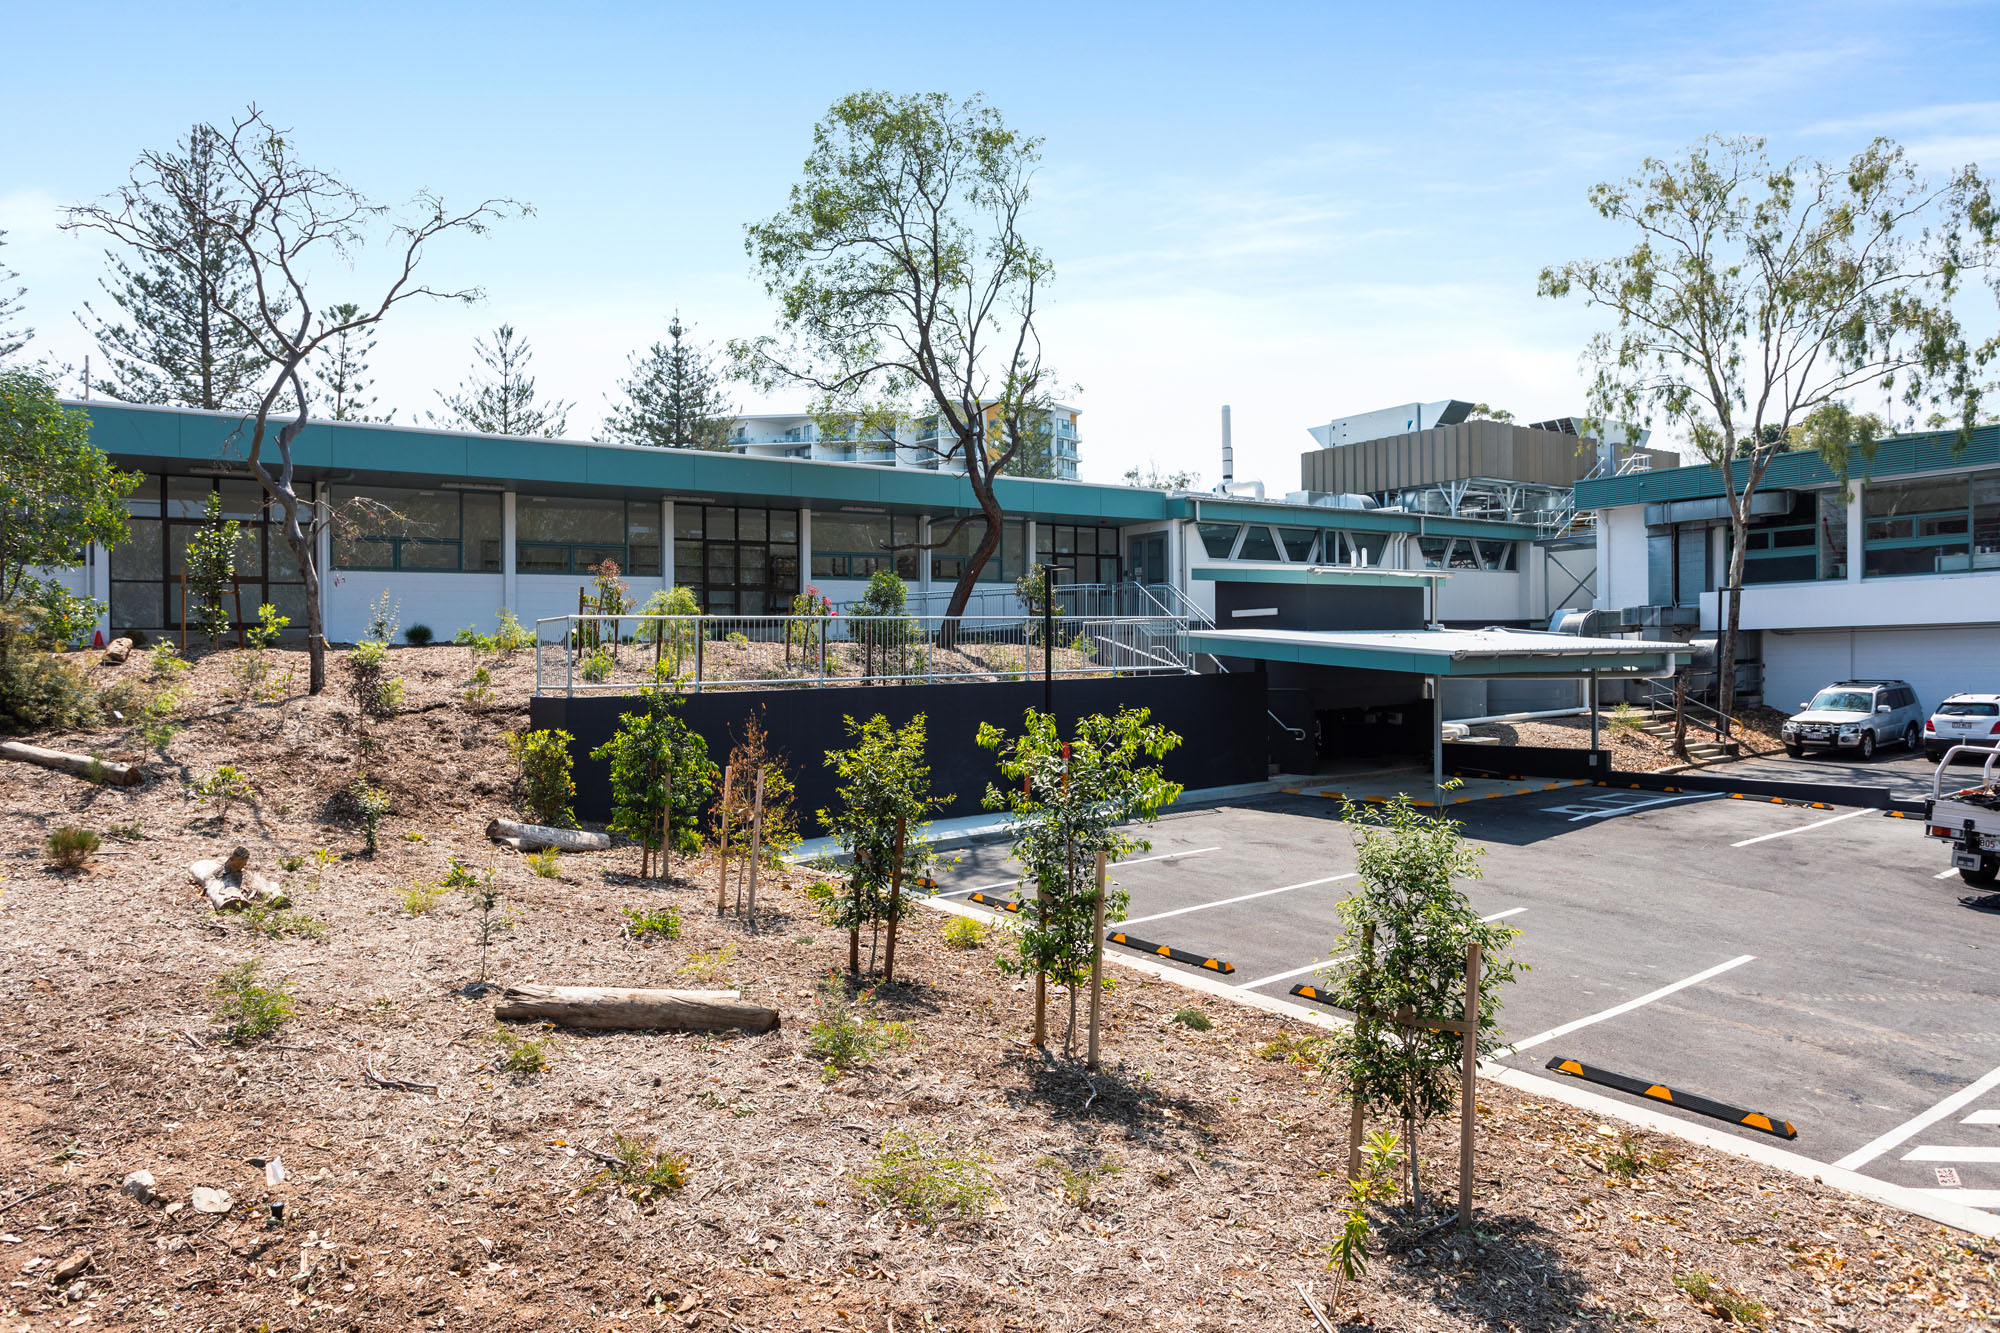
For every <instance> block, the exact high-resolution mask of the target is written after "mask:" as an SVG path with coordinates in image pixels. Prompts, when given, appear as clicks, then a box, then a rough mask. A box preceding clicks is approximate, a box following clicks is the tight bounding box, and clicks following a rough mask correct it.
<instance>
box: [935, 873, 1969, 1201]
mask: <svg viewBox="0 0 2000 1333" xmlns="http://www.w3.org/2000/svg"><path fill="white" fill-rule="evenodd" d="M918 901H919V902H921V903H923V904H924V905H926V906H927V907H929V908H931V909H932V910H933V911H938V912H945V913H948V914H950V915H952V916H963V917H969V918H971V919H972V920H975V921H983V922H987V923H989V924H996V923H1000V922H1002V920H1003V919H1002V918H1001V917H998V916H996V915H995V914H994V913H991V912H983V911H980V910H979V909H978V908H976V907H970V906H968V905H966V904H964V903H961V902H958V901H956V900H954V899H949V898H928V897H927V898H920V899H918ZM1104 958H1105V961H1106V962H1110V963H1116V964H1117V965H1118V966H1119V967H1122V968H1125V969H1126V970H1127V971H1131V972H1139V973H1143V974H1145V975H1147V976H1151V977H1157V978H1159V979H1160V980H1162V981H1167V982H1171V983H1172V984H1174V985H1176V986H1179V987H1181V988H1182V989H1183V990H1190V991H1195V992H1197V993H1199V994H1202V995H1210V996H1213V997H1215V998H1216V999H1220V1000H1228V1001H1230V1002H1231V1003H1234V1004H1240V1005H1243V1006H1244V1007H1245V1008H1249V1009H1260V1010H1262V1011H1264V1012H1265V1013H1268V1014H1275V1015H1277V1016H1278V1017H1280V1018H1291V1019H1296V1020H1298V1021H1299V1022H1301V1023H1306V1024H1309V1025H1311V1026H1313V1027H1316V1028H1322V1029H1325V1030H1327V1031H1329V1032H1336V1031H1339V1030H1340V1029H1341V1028H1343V1027H1345V1026H1346V1025H1347V1023H1346V1020H1345V1019H1343V1018H1340V1017H1339V1016H1338V1015H1335V1014H1330V1013H1324V1012H1315V1011H1314V1010H1312V1009H1309V1008H1307V1007H1306V1006H1304V1005H1302V1004H1298V1003H1296V1002H1294V1001H1292V1000H1288V999H1281V998H1279V997H1277V996H1271V995H1259V994H1258V993H1257V992H1255V991H1246V990H1239V989H1237V988H1236V987H1235V986H1232V985H1230V984H1229V983H1228V982H1226V981H1222V980H1220V979H1218V978H1216V977H1211V976H1204V975H1201V974H1200V973H1190V972H1183V971H1181V970H1180V969H1178V968H1175V967H1170V966H1168V965H1167V964H1165V963H1161V962H1155V961H1154V960H1153V959H1151V958H1144V957H1136V956H1131V955H1127V954H1124V953H1120V952H1117V951H1115V950H1112V949H1106V950H1105V951H1104ZM1479 1073H1480V1076H1481V1077H1482V1078H1488V1079H1491V1080H1493V1081H1494V1082H1496V1083H1502V1084H1505V1085H1506V1086H1507V1087H1510V1088H1514V1089H1517V1090H1518V1091H1521V1092H1526V1093H1531V1094H1533V1095H1534V1096H1537V1097H1545V1098H1547V1099H1549V1100H1551V1101H1558V1102H1562V1103H1564V1104H1566V1105H1569V1106H1574V1107H1576V1108H1577V1109H1578V1110H1581V1111H1588V1112H1590V1113H1591V1114H1593V1115H1599V1116H1603V1117H1604V1118H1605V1119H1607V1120H1617V1121H1622V1122H1623V1123H1625V1124H1628V1125H1631V1126H1632V1127H1634V1128H1635V1129H1644V1130H1650V1131H1652V1132H1653V1133H1656V1134H1665V1135H1668V1136H1670V1137H1672V1138H1677V1139H1680V1140H1681V1141H1683V1142H1685V1143H1696V1144H1700V1145H1701V1146H1702V1147H1704V1148H1713V1149H1715V1150H1716V1151H1717V1152H1722V1153H1727V1154H1729V1155H1730V1156H1732V1157H1742V1158H1746V1159H1748V1160H1749V1161H1753V1162H1756V1163H1758V1164H1759V1165H1760V1166H1768V1167H1771V1168H1772V1169H1774V1170H1778V1171H1784V1172H1787V1173H1788V1174H1791V1175H1795V1176H1798V1177H1801V1178H1802V1179H1807V1180H1812V1181H1815V1182H1817V1183H1819V1184H1823V1185H1831V1186H1833V1187H1834V1188H1835V1189H1838V1190H1844V1191H1846V1192H1847V1193H1849V1194H1853V1195H1857V1196H1859V1197H1861V1198H1864V1199H1870V1200H1872V1201H1874V1202H1876V1203H1881V1204H1887V1205H1888V1206H1889V1207H1891V1208H1897V1209H1900V1210H1902V1211H1903V1212H1906V1213H1909V1214H1910V1215H1911V1216H1913V1217H1921V1218H1924V1219H1926V1220H1927V1221H1932V1222H1937V1223H1940V1224H1942V1225H1944V1226H1948V1227H1952V1228H1954V1229H1956V1230H1958V1231H1964V1232H1967V1233H1969V1234H1971V1235H1975V1236H1984V1237H1986V1238H1988V1239H2000V1217H1995V1216H1994V1215H1992V1214H1990V1213H1985V1212H1981V1211H1980V1210H1979V1209H1977V1208H1968V1207H1966V1206H1965V1205H1963V1204H1956V1203H1951V1202H1950V1201H1948V1200H1944V1199H1935V1198H1932V1197H1930V1196H1929V1195H1926V1194H1924V1193H1922V1192H1921V1191H1918V1190H1914V1189H1911V1188H1910V1187H1908V1186H1906V1185H1896V1184H1892V1183H1891V1182H1889V1181H1886V1180H1877V1179H1876V1178H1875V1177H1873V1176H1865V1175H1863V1174H1861V1173H1860V1172H1859V1171H1849V1170H1846V1169H1844V1168H1842V1167H1837V1166H1834V1165H1833V1164H1832V1163H1830V1162H1818V1161H1814V1160H1813V1159H1812V1158H1810V1157H1807V1156H1805V1155H1804V1154H1802V1153H1796V1152H1790V1151H1788V1150H1786V1149H1784V1148H1779V1147H1775V1146H1772V1145H1770V1144H1764V1143H1756V1142H1753V1141H1751V1140H1748V1139H1742V1138H1738V1137H1737V1136H1736V1135H1734V1134H1731V1133H1728V1132H1726V1131H1724V1130H1720V1129H1711V1128H1710V1127H1708V1126H1707V1125H1700V1124H1695V1123H1692V1122H1690V1121H1685V1120H1681V1119H1679V1118H1677V1117H1675V1116H1669V1115H1661V1114H1658V1113H1656V1112H1654V1111H1651V1110H1649V1109H1647V1108H1646V1107H1643V1106H1628V1105H1626V1104H1625V1103H1624V1102H1621V1101H1616V1100H1614V1099H1613V1098H1610V1097H1606V1096H1603V1095H1601V1094H1599V1093H1595V1092H1592V1091H1590V1090H1589V1089H1588V1088H1584V1087H1580V1086H1575V1085H1571V1084H1566V1083H1560V1082H1558V1081H1556V1080H1555V1079H1551V1078H1545V1077H1543V1076H1542V1075H1540V1074H1535V1073H1530V1072H1528V1071H1526V1070H1521V1069H1514V1068H1511V1067H1509V1066H1507V1065H1503V1064H1498V1063H1495V1062H1493V1061H1489V1060H1481V1061H1480V1062H1479Z"/></svg>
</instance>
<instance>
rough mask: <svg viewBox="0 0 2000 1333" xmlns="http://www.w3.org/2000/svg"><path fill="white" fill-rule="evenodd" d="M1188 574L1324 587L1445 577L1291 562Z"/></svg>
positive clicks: (1414, 583) (1415, 584)
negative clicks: (1281, 564)
mask: <svg viewBox="0 0 2000 1333" xmlns="http://www.w3.org/2000/svg"><path fill="white" fill-rule="evenodd" d="M1188 577H1190V578H1195V579H1210V580H1213V581H1214V582H1216V583H1306V584H1318V585H1320V586H1321V587H1326V588H1345V587H1361V588H1417V589H1422V587H1423V586H1424V584H1425V583H1429V582H1438V581H1442V580H1443V579H1445V578H1449V577H1450V575H1448V574H1446V573H1445V572H1444V571H1443V570H1438V571H1436V572H1435V573H1424V572H1420V571H1415V570H1412V571H1408V572H1404V573H1391V572H1389V571H1387V570H1377V569H1366V568H1363V569H1347V568H1342V567H1338V566H1335V567H1331V568H1329V567H1327V566H1324V565H1292V566H1288V567H1278V568H1273V567H1271V566H1269V565H1254V566H1245V565H1203V566H1202V567H1201V568H1199V569H1196V570H1195V571H1193V573H1191V574H1190V575H1189V576H1188Z"/></svg>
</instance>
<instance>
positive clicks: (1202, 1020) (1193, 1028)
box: [1173, 1008, 1215, 1032]
mask: <svg viewBox="0 0 2000 1333" xmlns="http://www.w3.org/2000/svg"><path fill="white" fill-rule="evenodd" d="M1173 1021H1174V1022H1176V1023H1179V1024H1180V1025H1181V1026H1182V1027H1184V1028H1186V1029H1188V1031H1190V1032H1207V1031H1208V1030H1209V1029H1211V1028H1213V1027H1214V1026H1215V1024H1214V1023H1213V1022H1211V1021H1210V1020H1209V1017H1208V1015H1207V1014H1205V1013H1203V1012H1202V1011H1201V1010H1199V1009H1194V1008H1188V1009H1176V1010H1174V1017H1173Z"/></svg>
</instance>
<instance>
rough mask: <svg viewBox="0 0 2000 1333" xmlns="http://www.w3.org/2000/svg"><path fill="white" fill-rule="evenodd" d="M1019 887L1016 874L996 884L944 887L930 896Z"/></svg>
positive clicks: (988, 891) (985, 891)
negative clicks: (962, 887) (942, 890)
mask: <svg viewBox="0 0 2000 1333" xmlns="http://www.w3.org/2000/svg"><path fill="white" fill-rule="evenodd" d="M1020 887H1021V881H1020V879H1019V877H1018V876H1017V877H1016V878H1014V879H1003V880H1001V881H1000V882H999V883H997V884H975V885H973V886H972V887H971V888H969V889H946V890H945V891H944V892H942V893H938V894H934V895H932V896H933V897H938V898H956V897H958V896H959V895H960V894H966V893H991V892H993V890H995V889H1018V888H1020Z"/></svg>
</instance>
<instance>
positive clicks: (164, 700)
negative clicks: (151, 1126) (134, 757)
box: [139, 658, 187, 754]
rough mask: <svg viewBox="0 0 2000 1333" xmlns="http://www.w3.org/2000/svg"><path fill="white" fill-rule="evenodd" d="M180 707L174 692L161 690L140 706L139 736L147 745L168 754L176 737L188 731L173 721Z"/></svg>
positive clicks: (177, 696) (178, 696)
mask: <svg viewBox="0 0 2000 1333" xmlns="http://www.w3.org/2000/svg"><path fill="white" fill-rule="evenodd" d="M175 660H176V661H178V660H179V659H178V658H177V659H175ZM182 665H186V664H185V663H183V664H182ZM180 706H181V697H180V695H179V694H177V693H176V692H175V691H173V690H161V691H160V692H159V693H158V694H155V695H154V696H153V697H152V698H150V699H148V700H146V702H145V703H144V704H143V705H141V706H140V712H139V734H140V735H141V736H143V737H145V738H146V744H148V745H150V746H152V747H153V749H154V750H156V751H158V752H159V753H161V754H165V753H166V749H167V746H168V744H169V743H171V742H172V740H173V739H174V737H176V736H178V735H180V734H181V733H182V732H183V731H186V730H187V728H186V727H185V726H183V725H182V724H181V723H179V722H176V721H174V720H173V718H174V713H175V712H176V711H177V710H178V709H179V708H180Z"/></svg>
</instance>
